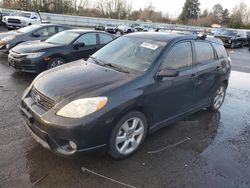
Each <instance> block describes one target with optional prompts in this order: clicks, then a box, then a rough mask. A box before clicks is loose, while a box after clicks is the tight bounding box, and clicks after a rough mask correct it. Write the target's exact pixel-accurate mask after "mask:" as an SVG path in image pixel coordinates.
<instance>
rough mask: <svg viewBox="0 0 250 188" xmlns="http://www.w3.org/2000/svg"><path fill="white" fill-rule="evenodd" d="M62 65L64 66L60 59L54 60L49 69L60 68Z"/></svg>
mask: <svg viewBox="0 0 250 188" xmlns="http://www.w3.org/2000/svg"><path fill="white" fill-rule="evenodd" d="M62 64H64V62H63V61H62V60H61V59H55V60H53V61H52V62H51V64H50V67H49V68H50V69H52V68H55V67H58V66H60V65H62Z"/></svg>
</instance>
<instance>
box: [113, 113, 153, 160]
mask: <svg viewBox="0 0 250 188" xmlns="http://www.w3.org/2000/svg"><path fill="white" fill-rule="evenodd" d="M147 130H148V125H147V121H146V117H145V116H144V115H143V114H142V113H140V112H138V111H133V112H130V113H128V114H126V115H125V116H123V117H122V118H121V119H120V121H119V122H118V123H117V124H116V126H115V127H114V129H113V132H112V134H111V137H110V141H109V145H108V154H109V155H110V156H111V157H113V158H115V159H123V158H126V157H128V156H130V155H132V154H133V153H135V152H136V151H138V150H139V148H140V147H141V145H142V143H143V142H144V140H145V138H146V135H147Z"/></svg>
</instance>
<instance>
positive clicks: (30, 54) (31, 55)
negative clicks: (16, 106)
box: [26, 52, 45, 59]
mask: <svg viewBox="0 0 250 188" xmlns="http://www.w3.org/2000/svg"><path fill="white" fill-rule="evenodd" d="M43 54H45V52H35V53H27V54H26V55H27V56H26V57H27V58H28V59H34V58H37V57H41V56H42V55H43Z"/></svg>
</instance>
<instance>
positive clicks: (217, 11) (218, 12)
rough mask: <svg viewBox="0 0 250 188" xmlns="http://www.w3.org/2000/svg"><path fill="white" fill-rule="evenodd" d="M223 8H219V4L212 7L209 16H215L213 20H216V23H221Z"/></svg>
mask: <svg viewBox="0 0 250 188" xmlns="http://www.w3.org/2000/svg"><path fill="white" fill-rule="evenodd" d="M223 11H224V10H223V7H222V6H221V4H219V3H218V4H216V5H214V6H213V8H212V11H211V14H212V15H213V16H215V18H216V19H217V23H218V24H221V22H222V15H223Z"/></svg>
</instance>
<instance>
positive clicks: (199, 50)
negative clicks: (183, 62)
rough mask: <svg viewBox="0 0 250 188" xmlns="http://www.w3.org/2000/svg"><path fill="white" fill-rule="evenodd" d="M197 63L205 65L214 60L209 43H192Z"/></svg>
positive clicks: (212, 50)
mask: <svg viewBox="0 0 250 188" xmlns="http://www.w3.org/2000/svg"><path fill="white" fill-rule="evenodd" d="M194 47H195V51H196V61H197V63H206V62H209V61H212V60H214V49H213V47H212V46H211V44H210V43H207V42H194Z"/></svg>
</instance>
